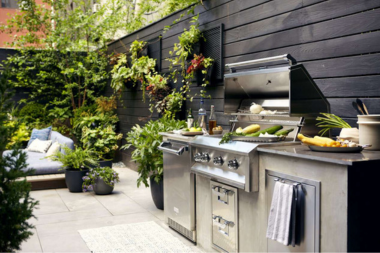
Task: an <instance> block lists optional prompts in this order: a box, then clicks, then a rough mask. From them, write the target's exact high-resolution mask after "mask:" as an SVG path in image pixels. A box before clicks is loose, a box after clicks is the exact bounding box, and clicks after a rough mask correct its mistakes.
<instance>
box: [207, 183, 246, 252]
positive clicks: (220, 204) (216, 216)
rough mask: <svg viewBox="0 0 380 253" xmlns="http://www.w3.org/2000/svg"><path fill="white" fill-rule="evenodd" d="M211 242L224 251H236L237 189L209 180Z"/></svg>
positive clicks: (214, 246)
mask: <svg viewBox="0 0 380 253" xmlns="http://www.w3.org/2000/svg"><path fill="white" fill-rule="evenodd" d="M211 196H212V244H213V248H215V249H217V250H219V251H220V250H221V251H225V252H238V231H239V230H238V220H239V217H238V189H237V188H234V187H231V186H228V185H225V184H221V183H218V182H214V181H211Z"/></svg>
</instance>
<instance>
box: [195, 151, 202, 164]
mask: <svg viewBox="0 0 380 253" xmlns="http://www.w3.org/2000/svg"><path fill="white" fill-rule="evenodd" d="M194 160H195V161H196V162H201V161H202V154H201V153H199V152H198V153H196V154H195V155H194Z"/></svg>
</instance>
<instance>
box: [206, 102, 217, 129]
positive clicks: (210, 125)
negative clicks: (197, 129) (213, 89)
mask: <svg viewBox="0 0 380 253" xmlns="http://www.w3.org/2000/svg"><path fill="white" fill-rule="evenodd" d="M214 127H216V115H215V107H214V106H213V105H211V114H210V118H209V120H208V132H209V134H210V135H212V134H214V132H213V131H212V129H213V128H214Z"/></svg>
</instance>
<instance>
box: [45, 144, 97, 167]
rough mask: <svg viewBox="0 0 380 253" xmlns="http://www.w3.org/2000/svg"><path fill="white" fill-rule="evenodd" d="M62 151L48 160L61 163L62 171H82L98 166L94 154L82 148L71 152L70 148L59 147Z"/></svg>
mask: <svg viewBox="0 0 380 253" xmlns="http://www.w3.org/2000/svg"><path fill="white" fill-rule="evenodd" d="M61 148H62V149H63V151H64V153H62V152H57V153H55V154H53V155H51V156H48V157H46V158H49V159H50V160H52V161H57V162H61V163H62V167H63V168H62V169H61V170H64V169H74V170H83V169H85V168H87V169H89V168H92V167H95V166H98V162H97V157H96V154H95V153H94V152H93V151H91V150H83V149H82V148H78V147H77V148H76V149H75V150H72V149H71V148H69V147H67V146H64V147H61Z"/></svg>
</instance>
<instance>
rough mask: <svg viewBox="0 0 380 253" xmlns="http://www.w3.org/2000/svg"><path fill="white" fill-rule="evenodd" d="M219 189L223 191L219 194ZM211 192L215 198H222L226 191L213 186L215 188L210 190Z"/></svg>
mask: <svg viewBox="0 0 380 253" xmlns="http://www.w3.org/2000/svg"><path fill="white" fill-rule="evenodd" d="M219 189H222V190H223V191H222V192H219V191H218V190H219ZM212 192H213V193H214V194H215V195H216V196H219V197H224V196H226V194H227V192H228V190H226V189H223V188H220V187H219V186H215V187H213V188H212Z"/></svg>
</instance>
